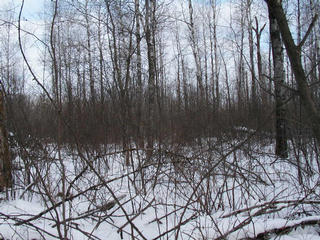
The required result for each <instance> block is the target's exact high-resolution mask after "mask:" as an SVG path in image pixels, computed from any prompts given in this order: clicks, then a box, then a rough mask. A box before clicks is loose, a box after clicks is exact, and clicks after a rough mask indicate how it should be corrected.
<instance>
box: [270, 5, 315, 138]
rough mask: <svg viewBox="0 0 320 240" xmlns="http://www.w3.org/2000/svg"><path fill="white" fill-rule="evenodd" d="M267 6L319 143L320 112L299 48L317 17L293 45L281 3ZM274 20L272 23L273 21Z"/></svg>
mask: <svg viewBox="0 0 320 240" xmlns="http://www.w3.org/2000/svg"><path fill="white" fill-rule="evenodd" d="M266 2H267V4H268V9H269V12H270V13H271V14H272V16H273V17H274V19H275V20H276V21H277V24H278V26H279V31H280V32H281V36H282V39H283V42H284V45H285V47H286V51H287V54H288V57H289V60H290V63H291V69H292V71H293V73H294V76H295V80H296V82H297V86H298V92H299V95H300V97H301V101H302V104H303V106H304V108H305V110H306V112H307V114H308V115H309V121H310V123H311V128H312V130H313V133H314V136H315V138H316V139H317V141H318V144H319V143H320V112H319V109H318V108H317V107H316V103H315V101H314V100H313V98H312V95H311V91H310V88H309V86H308V81H307V75H306V73H305V71H304V68H303V65H302V62H301V48H302V46H303V45H304V43H305V41H306V40H307V37H308V36H309V34H310V32H311V30H312V28H313V26H314V24H315V23H316V21H317V19H318V15H317V14H315V16H314V17H313V19H312V22H311V24H310V25H309V28H308V30H307V32H306V33H305V35H304V37H303V38H302V40H301V41H300V42H299V43H298V44H295V42H294V40H293V37H292V33H291V31H290V28H289V25H288V21H287V18H286V15H285V13H284V10H283V7H282V2H281V1H279V0H268V1H266ZM275 20H274V21H275Z"/></svg>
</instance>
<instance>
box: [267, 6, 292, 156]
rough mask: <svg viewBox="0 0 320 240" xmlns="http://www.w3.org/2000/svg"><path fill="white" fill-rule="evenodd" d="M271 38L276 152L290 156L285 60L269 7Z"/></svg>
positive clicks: (276, 27) (277, 29)
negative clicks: (287, 130) (286, 117)
mask: <svg viewBox="0 0 320 240" xmlns="http://www.w3.org/2000/svg"><path fill="white" fill-rule="evenodd" d="M269 21H270V38H271V45H272V55H273V72H274V74H273V80H274V86H275V98H276V150H275V153H276V155H277V156H279V157H281V158H287V157H288V146H287V132H286V125H287V123H286V119H285V116H286V106H285V99H286V96H285V91H284V87H283V85H284V82H285V71H284V62H283V61H284V60H283V48H282V40H281V35H280V30H279V26H278V23H277V20H276V18H275V15H274V12H273V11H272V9H271V8H270V7H269Z"/></svg>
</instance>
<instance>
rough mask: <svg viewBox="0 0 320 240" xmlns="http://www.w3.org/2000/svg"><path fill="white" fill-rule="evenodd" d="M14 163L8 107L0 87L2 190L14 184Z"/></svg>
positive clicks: (0, 187)
mask: <svg viewBox="0 0 320 240" xmlns="http://www.w3.org/2000/svg"><path fill="white" fill-rule="evenodd" d="M11 170H12V163H11V158H10V152H9V143H8V132H7V128H6V109H5V105H4V94H3V91H2V89H1V88H0V190H1V191H2V190H3V189H5V188H7V187H10V186H11V185H12V175H11Z"/></svg>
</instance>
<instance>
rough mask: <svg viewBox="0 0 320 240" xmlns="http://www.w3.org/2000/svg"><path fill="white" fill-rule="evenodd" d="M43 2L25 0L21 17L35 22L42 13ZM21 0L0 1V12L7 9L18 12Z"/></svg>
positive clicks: (40, 0) (42, 0) (43, 0)
mask: <svg viewBox="0 0 320 240" xmlns="http://www.w3.org/2000/svg"><path fill="white" fill-rule="evenodd" d="M44 2H45V0H25V2H24V8H23V16H24V17H25V18H26V19H28V20H36V19H37V18H38V16H39V13H41V12H42V9H43V5H44ZM21 3H22V0H0V11H6V10H8V9H10V10H15V12H19V9H20V7H21Z"/></svg>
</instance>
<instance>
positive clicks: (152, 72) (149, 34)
mask: <svg viewBox="0 0 320 240" xmlns="http://www.w3.org/2000/svg"><path fill="white" fill-rule="evenodd" d="M155 4H156V2H155V0H146V2H145V7H146V18H145V22H146V23H145V25H146V30H145V32H146V33H145V35H146V42H147V51H148V53H147V55H148V66H149V70H148V72H149V79H148V123H147V129H146V132H147V159H148V160H150V158H151V155H152V152H153V145H154V133H155V129H154V122H155V116H154V115H155V107H156V104H155V93H156V89H155V88H156V86H155V80H156V55H155V54H156V51H155V36H154V34H155V16H154V14H155V13H154V11H155ZM150 5H151V6H150Z"/></svg>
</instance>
